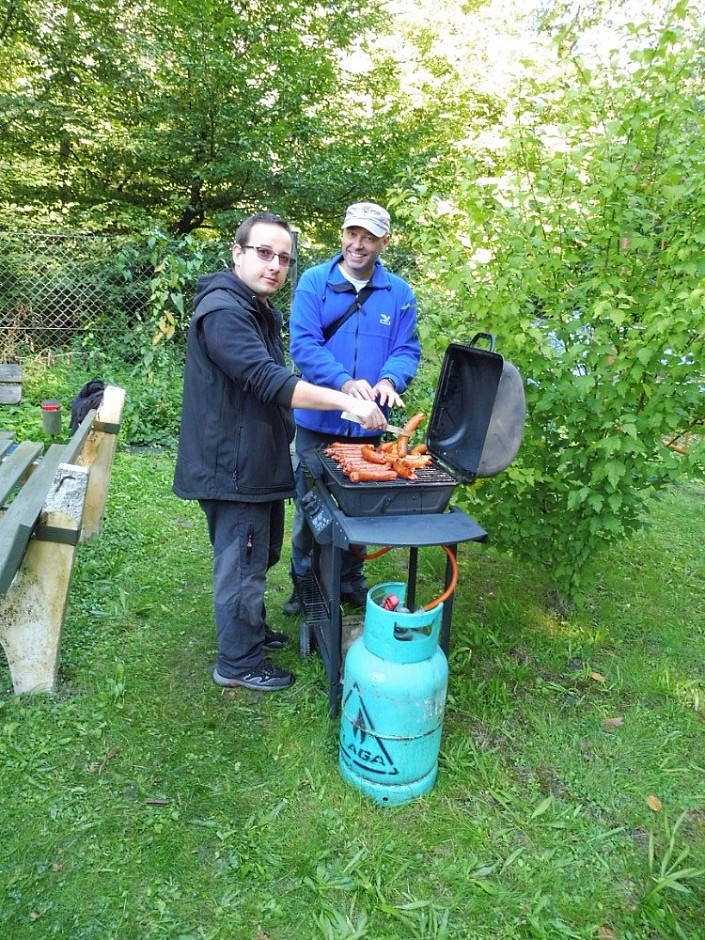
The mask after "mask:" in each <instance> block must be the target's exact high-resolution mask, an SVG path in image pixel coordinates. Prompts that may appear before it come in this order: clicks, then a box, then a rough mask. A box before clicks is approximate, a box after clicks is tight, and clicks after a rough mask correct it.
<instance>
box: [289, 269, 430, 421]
mask: <svg viewBox="0 0 705 940" xmlns="http://www.w3.org/2000/svg"><path fill="white" fill-rule="evenodd" d="M341 260H342V255H340V254H339V255H336V256H335V257H334V258H331V259H330V260H329V261H326V262H324V263H323V264H318V265H315V266H314V267H312V268H309V269H308V270H307V271H305V272H304V273H303V274H302V275H301V278H300V280H299V283H298V285H297V288H296V293H295V295H294V300H293V302H292V306H291V318H290V320H289V329H290V331H291V358H292V360H293V362H294V364H295V365H296V366H297V368H298V369H299V370H300V372H301V376H302V378H304V379H306V381H307V382H312V383H313V384H314V385H325V386H328V387H329V388H335V389H338V390H339V389H340V388H341V387H342V386H343V384H344V383H345V382H347V381H348V380H349V379H367V381H368V382H369V383H370V385H374V384H375V383H376V382H378V381H379V380H380V379H382V378H388V379H391V380H392V382H393V383H394V386H395V388H396V390H397V391H398V392H399V393H402V392H403V391H404V389H406V387H407V386H408V384H409V382H410V381H411V380H412V378H413V377H414V375H415V374H416V369H417V368H418V364H419V360H420V358H421V346H420V344H419V338H418V335H417V330H416V297H415V296H414V293H413V291H412V290H411V288H410V287H409V285H408V284H407V283H406V281H404V280H402V278H400V277H397V276H396V275H395V274H391V273H390V272H389V271H387V269H386V268H385V267H384V265H383V264H382V263H381V262H380V261H379V260H377V261H376V262H375V268H374V271H373V274H372V278H371V285H372V287H373V288H374V290H373V291H372V293H371V295H370V296H369V297H368V298H367V300H366V301H365V302H364V304H363V307H362V310H359V311H356V312H355V313H354V314H353V315H352V316H351V317H349V319H348V320H347V321H346V322H345V323H344V324H343V325H342V326H341V327H340V329H339V330H338V331H337V332H336V333H335V335H334V336H332V337H331V338H330V339H329V340H328V341H327V342H326V340H325V339H324V337H323V331H324V330H325V328H326V327H327V326H328V325H329V324H330V323H333V322H335V320H337V319H338V317H340V316H341V315H342V314H344V313H345V311H346V310H347V309H348V307H349V306H350V304H351V303H352V302H353V300H354V299H355V290H354V288H353V286H352V284H350V282H349V281H347V280H346V279H345V278H344V277H343V275H342V274H341V272H340V271H339V269H338V263H339V262H340V261H341ZM294 418H295V420H296V423H297V424H298V425H300V426H301V427H304V428H308V429H309V430H312V431H318V432H320V433H322V434H330V435H332V436H338V435H345V436H348V437H370V436H371V435H370V434H369V432H367V431H365V430H364V429H363V428H361V427H360V426H359V425H357V424H352V423H351V422H349V421H345V420H343V419H342V418H341V417H340V412H338V411H310V410H308V409H302V408H295V409H294Z"/></svg>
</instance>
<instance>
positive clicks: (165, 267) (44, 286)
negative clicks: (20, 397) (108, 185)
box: [0, 232, 297, 363]
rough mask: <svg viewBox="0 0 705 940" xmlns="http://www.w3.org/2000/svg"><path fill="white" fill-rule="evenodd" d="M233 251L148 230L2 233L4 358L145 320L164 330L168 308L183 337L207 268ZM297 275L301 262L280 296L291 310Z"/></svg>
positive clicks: (0, 351) (128, 332)
mask: <svg viewBox="0 0 705 940" xmlns="http://www.w3.org/2000/svg"><path fill="white" fill-rule="evenodd" d="M293 234H294V242H295V244H296V241H297V238H296V236H297V233H296V232H294V233H293ZM229 255H230V247H229V243H228V242H226V241H225V240H224V239H213V240H212V241H207V240H201V241H198V242H197V243H194V242H191V243H190V244H189V243H184V242H178V241H173V242H170V241H169V240H163V241H161V242H160V243H159V245H158V247H157V248H156V249H155V248H154V246H153V245H152V244H150V239H149V237H146V236H135V235H132V236H129V235H128V236H109V235H76V234H65V235H64V234H41V233H36V232H25V233H21V232H19V233H18V232H0V362H5V363H7V362H15V361H19V360H21V359H22V358H24V357H27V356H29V357H31V356H32V355H35V354H38V353H42V352H45V351H51V352H60V351H62V350H69V349H72V348H73V349H75V348H76V346H77V344H79V343H83V344H84V345H89V346H90V347H92V348H95V347H105V346H106V345H108V344H110V343H111V342H112V343H114V342H116V341H118V342H119V341H120V340H121V339H122V338H125V339H134V337H135V330H136V327H137V326H138V325H143V324H145V323H147V324H153V325H154V330H155V331H156V329H157V325H156V324H158V323H159V321H160V318H161V317H162V315H163V314H164V312H168V313H169V314H170V315H171V316H173V317H174V322H175V324H176V338H177V339H179V338H183V336H184V335H185V329H186V326H187V325H188V320H189V318H190V311H191V303H192V299H193V294H194V291H195V287H196V281H197V279H198V276H199V274H202V273H206V272H211V271H216V270H218V269H219V268H222V267H223V266H224V265H227V264H228V263H229ZM157 256H158V257H157ZM296 275H297V269H296V266H294V267H293V269H292V271H290V277H289V280H288V285H287V287H288V290H287V289H284V290H282V291H281V293H280V295H279V296H278V297H277V306H278V307H280V308H281V309H282V310H283V311H284V314H285V317H286V314H287V312H288V308H289V306H290V303H291V295H292V294H293V290H294V287H295V284H296Z"/></svg>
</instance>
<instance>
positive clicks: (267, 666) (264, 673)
mask: <svg viewBox="0 0 705 940" xmlns="http://www.w3.org/2000/svg"><path fill="white" fill-rule="evenodd" d="M295 678H296V677H295V676H294V673H293V672H287V670H286V669H279V667H278V666H274V665H273V664H272V663H267V662H265V663H262V665H261V666H257V667H256V668H255V669H250V670H248V672H243V673H242V674H241V675H239V676H237V678H234V679H229V678H227V677H226V676H221V674H220V673H219V672H218V670H217V669H214V670H213V682H215V684H216V685H219V686H221V687H222V688H224V689H234V688H237V686H240V685H242V686H244V687H245V688H246V689H255V690H257V691H259V692H279V691H280V689H288V688H289V686H290V685H293V684H294V679H295Z"/></svg>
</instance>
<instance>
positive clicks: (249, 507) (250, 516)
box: [199, 499, 284, 678]
mask: <svg viewBox="0 0 705 940" xmlns="http://www.w3.org/2000/svg"><path fill="white" fill-rule="evenodd" d="M199 502H200V505H201V508H202V509H203V512H204V513H205V514H206V519H207V521H208V534H209V536H210V540H211V545H212V546H213V595H214V609H215V632H216V638H217V641H218V659H217V663H216V668H217V670H218V672H219V673H220V674H221V676H226V677H228V678H235V677H237V676H238V675H239V674H240V673H243V672H246V671H247V670H249V669H253V668H256V667H257V666H260V665H261V664H262V661H263V659H264V653H263V649H262V645H263V643H264V623H265V621H264V618H265V609H264V591H265V585H266V574H267V569H268V568H271V567H272V565H275V564H276V563H277V562H278V561H279V558H280V557H281V550H282V543H283V541H284V503H283V501H282V500H276V501H274V502H270V503H242V502H230V501H226V500H217V499H204V500H199Z"/></svg>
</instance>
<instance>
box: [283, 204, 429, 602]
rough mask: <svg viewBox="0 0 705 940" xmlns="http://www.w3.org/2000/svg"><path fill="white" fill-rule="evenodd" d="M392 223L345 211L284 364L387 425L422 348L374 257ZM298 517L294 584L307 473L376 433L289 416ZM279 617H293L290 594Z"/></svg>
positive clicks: (302, 546)
mask: <svg viewBox="0 0 705 940" xmlns="http://www.w3.org/2000/svg"><path fill="white" fill-rule="evenodd" d="M389 231H390V218H389V213H388V212H387V210H386V209H384V208H383V207H382V206H379V205H377V204H376V203H374V202H357V203H354V204H353V205H351V206H350V207H349V208H348V210H347V212H346V214H345V220H344V221H343V231H342V239H341V251H340V252H339V253H338V254H336V255H334V257H333V258H330V259H329V260H328V261H325V262H323V263H322V264H318V265H315V266H314V267H312V268H309V269H308V270H307V271H305V272H304V274H303V275H302V276H301V278H300V280H299V283H298V286H297V288H296V293H295V295H294V299H293V302H292V307H291V318H290V322H289V329H290V334H291V358H292V360H293V362H294V364H295V365H296V366H297V367H298V369H299V370H300V372H301V375H302V378H304V379H305V380H306V381H307V382H312V383H314V384H316V385H323V386H328V387H329V388H333V389H338V390H339V391H342V392H345V393H346V394H349V395H352V396H353V397H354V398H359V399H364V400H367V401H376V402H377V404H378V405H379V407H380V408H381V409H382V411H383V412H384V413H385V414H387V415H388V413H389V409H390V408H392V407H400V408H402V407H404V402H403V400H402V398H401V397H400V396H401V393H402V392H403V391H404V390H405V389H406V387H407V386H408V384H409V382H410V381H411V380H412V378H413V377H414V375H415V374H416V370H417V368H418V364H419V360H420V358H421V347H420V344H419V339H418V335H417V328H416V297H415V296H414V293H413V291H412V290H411V288H410V287H409V285H408V284H407V283H406V281H404V280H403V279H402V278H400V277H397V276H396V275H395V274H392V273H391V272H390V271H388V270H387V269H386V268H385V267H384V265H383V264H382V261H381V260H380V256H381V255H382V253H383V252H384V251H386V249H387V245H388V244H389ZM294 419H295V421H296V452H295V457H294V466H295V479H296V493H297V496H296V508H295V515H294V522H293V530H292V569H293V573H294V574H295V575H296V576H297V577H301V576H304V575H305V574H306V573H307V572H308V571H310V568H311V551H312V547H313V536H312V535H311V532H310V529H309V528H308V525H307V523H306V520H305V518H304V515H303V512H302V511H301V508H300V505H299V501H300V499H301V497H302V496H303V495H304V494H305V493H306V491H307V490H308V489H309V488H310V485H311V481H310V478H309V477H308V475H307V473H306V467H307V465H308V464H309V463H310V462H311V461H312V460H315V452H316V450H317V448H319V447H320V446H321V445H326V444H329V443H331V442H332V441H338V440H342V441H345V440H350V441H361V440H362V441H368V442H370V443H373V444H376V443H378V442H379V433H378V432H377V433H376V434H375V432H370V431H366V430H365V429H364V428H362V427H360V425H358V424H354V423H351V422H349V421H346V420H345V419H344V418H342V417H341V415H340V413H339V412H330V411H329V412H316V411H312V410H310V409H302V408H295V409H294ZM362 554H364V546H358V550H357V552H344V553H343V558H342V571H341V581H340V590H341V599H342V600H343V602H344V603H347V604H349V605H350V606H352V607H355V608H360V607H364V604H365V596H366V591H367V587H366V584H365V575H364V570H363V561H362V559H361V558H360V555H362ZM282 609H283V611H284V613H285V614H291V615H294V614H297V613H299V612H300V610H299V603H298V600H297V596H296V592H295V591H294V592H293V593H292V595H291V597H290V598H289V600H288V601H287V602H286V603H285V604H284V606H283V608H282Z"/></svg>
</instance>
